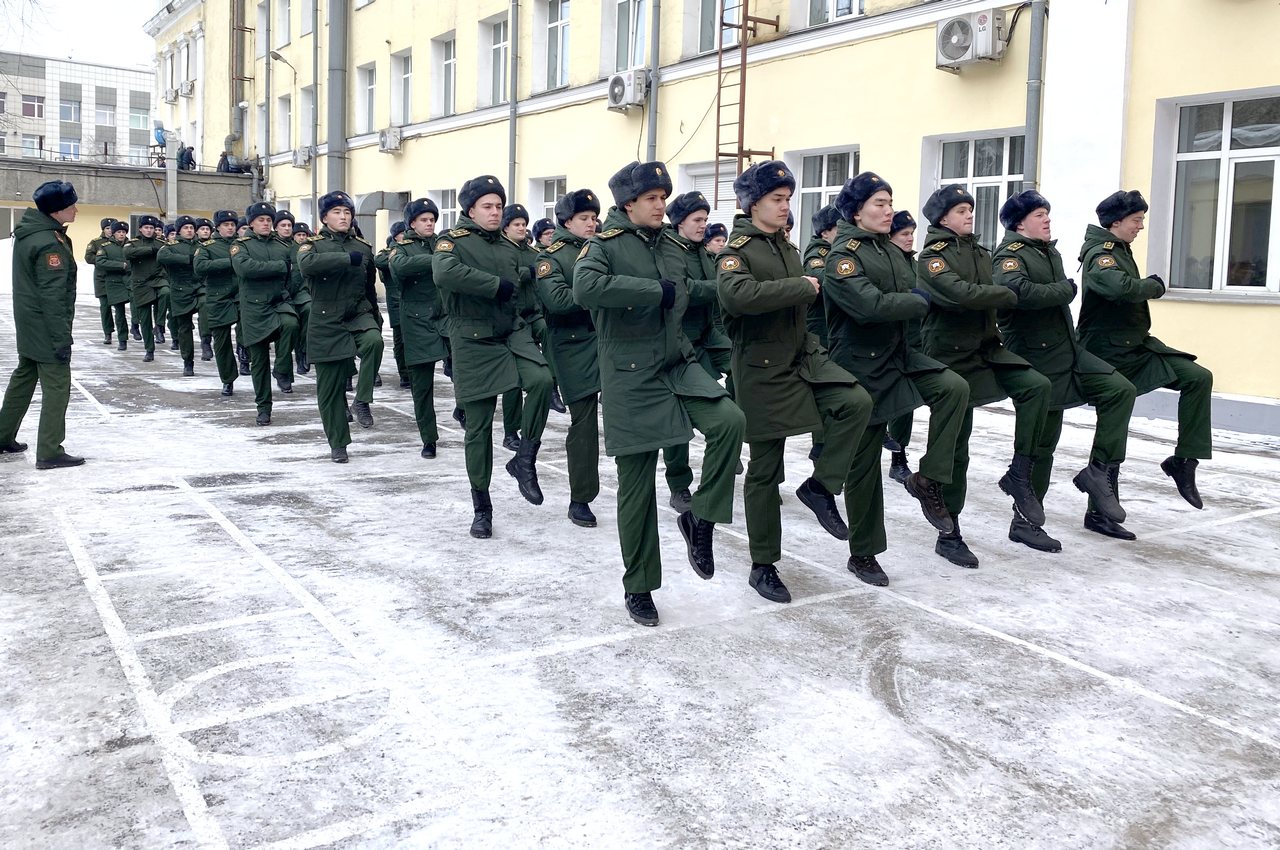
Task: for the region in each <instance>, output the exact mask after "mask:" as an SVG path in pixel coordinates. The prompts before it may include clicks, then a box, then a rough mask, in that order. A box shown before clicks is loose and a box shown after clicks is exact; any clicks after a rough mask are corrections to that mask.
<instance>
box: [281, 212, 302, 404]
mask: <svg viewBox="0 0 1280 850" xmlns="http://www.w3.org/2000/svg"><path fill="white" fill-rule="evenodd" d="M276 215H277V216H278V215H279V213H276ZM282 230H288V231H289V235H288V236H284V235H281V232H282ZM276 234H277V235H279V236H280V238H281V239H284V240H285V241H287V242H288V243H289V247H290V249H291V250H292V252H293V253H292V255H291V256H290V258H289V259H290V262H292V263H293V271H292V273H291V274H290V275H289V303H290V304H292V305H293V309H294V312H295V313H297V314H298V338H297V341H296V342H295V344H294V346H293V359H294V362H295V363H297V366H298V374H299V375H305V374H307V373H308V372H310V371H311V364H310V363H308V362H307V327H308V326H309V324H310V321H311V289H310V288H309V287H308V286H307V279H306V277H304V276H303V274H302V268H301V267H300V266H299V265H298V248H299V247H300V246H301V245H302V244H303V243H304V242H306V241H307V240H308V239H310V238H311V228H309V227H307V224H306V222H297V223H294V221H293V220H292V219H289V220H288V221H287V222H277V223H276ZM289 374H290V379H291V380H290V383H292V374H291V373H289Z"/></svg>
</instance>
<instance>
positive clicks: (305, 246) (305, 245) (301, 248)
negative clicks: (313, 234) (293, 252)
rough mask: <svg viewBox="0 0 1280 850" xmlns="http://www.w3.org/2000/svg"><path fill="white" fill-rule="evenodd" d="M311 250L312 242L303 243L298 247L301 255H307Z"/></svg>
mask: <svg viewBox="0 0 1280 850" xmlns="http://www.w3.org/2000/svg"><path fill="white" fill-rule="evenodd" d="M310 250H311V243H310V242H303V243H302V244H301V245H299V246H298V253H299V254H305V253H307V252H308V251H310Z"/></svg>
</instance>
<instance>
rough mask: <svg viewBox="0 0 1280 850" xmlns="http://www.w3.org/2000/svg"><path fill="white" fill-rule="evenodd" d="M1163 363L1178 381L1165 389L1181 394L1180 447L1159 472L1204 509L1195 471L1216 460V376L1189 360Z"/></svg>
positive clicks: (1173, 357)
mask: <svg viewBox="0 0 1280 850" xmlns="http://www.w3.org/2000/svg"><path fill="white" fill-rule="evenodd" d="M1161 359H1162V360H1164V362H1165V365H1167V366H1168V367H1169V368H1170V369H1172V370H1173V374H1174V377H1175V380H1174V381H1173V383H1170V384H1166V385H1165V386H1166V387H1167V388H1168V389H1171V390H1176V391H1177V393H1178V445H1177V447H1176V448H1175V449H1174V451H1173V456H1172V457H1170V458H1168V459H1167V460H1165V461H1163V462H1162V463H1161V464H1160V468H1161V469H1162V470H1164V473H1165V474H1166V475H1168V476H1169V477H1170V478H1173V479H1174V481H1175V483H1177V485H1178V492H1179V493H1180V494H1181V495H1182V497H1183V498H1184V499H1186V500H1187V502H1188V503H1189V504H1190V505H1191V506H1192V507H1194V508H1202V507H1203V506H1204V505H1203V503H1202V502H1201V500H1200V493H1199V491H1198V490H1197V488H1196V485H1195V467H1196V466H1197V465H1198V462H1199V461H1202V460H1209V459H1210V458H1211V457H1213V411H1212V408H1211V405H1212V403H1213V373H1212V372H1210V371H1209V370H1208V369H1206V368H1204V367H1203V366H1201V365H1200V364H1199V363H1196V362H1195V361H1194V360H1192V359H1191V358H1189V357H1181V356H1178V355H1163V356H1161ZM1187 470H1189V471H1190V474H1188V473H1187Z"/></svg>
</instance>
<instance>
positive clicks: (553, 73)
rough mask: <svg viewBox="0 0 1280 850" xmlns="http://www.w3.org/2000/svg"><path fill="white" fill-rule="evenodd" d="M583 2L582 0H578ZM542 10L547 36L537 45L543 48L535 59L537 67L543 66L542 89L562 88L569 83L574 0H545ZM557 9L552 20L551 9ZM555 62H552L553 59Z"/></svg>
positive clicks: (541, 5) (540, 6) (540, 5)
mask: <svg viewBox="0 0 1280 850" xmlns="http://www.w3.org/2000/svg"><path fill="white" fill-rule="evenodd" d="M578 2H582V0H578ZM539 8H540V12H541V14H542V16H543V21H542V23H543V24H545V26H546V31H547V37H546V40H545V42H542V43H541V44H539V45H535V49H537V48H538V47H540V48H541V50H542V55H541V56H539V57H537V58H536V59H535V62H536V65H535V67H538V68H542V69H543V70H544V73H543V74H542V75H541V82H543V83H545V87H544V88H540V90H541V91H551V90H553V89H562V88H565V87H567V86H568V85H569V36H570V33H571V31H570V29H569V26H570V23H571V17H572V14H573V3H572V0H545V2H543V3H540V4H539ZM552 8H554V9H555V10H556V20H554V21H553V20H552V16H551V10H552ZM551 45H555V47H556V50H555V52H554V54H553V53H552V51H551ZM553 58H554V59H555V60H556V61H555V64H554V65H553V64H552V59H553Z"/></svg>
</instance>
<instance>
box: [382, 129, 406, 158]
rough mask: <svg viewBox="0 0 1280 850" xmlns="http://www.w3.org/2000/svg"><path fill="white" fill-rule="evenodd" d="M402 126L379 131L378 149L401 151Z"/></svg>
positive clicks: (384, 151)
mask: <svg viewBox="0 0 1280 850" xmlns="http://www.w3.org/2000/svg"><path fill="white" fill-rule="evenodd" d="M400 131H401V128H400V127H388V128H387V129H385V130H379V131H378V150H380V151H382V152H383V153H399V152H400Z"/></svg>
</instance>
